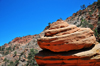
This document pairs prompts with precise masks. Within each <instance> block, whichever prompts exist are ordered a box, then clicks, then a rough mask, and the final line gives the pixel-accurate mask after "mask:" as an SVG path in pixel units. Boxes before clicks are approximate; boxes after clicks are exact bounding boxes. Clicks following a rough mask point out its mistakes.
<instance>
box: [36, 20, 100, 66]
mask: <svg viewBox="0 0 100 66" xmlns="http://www.w3.org/2000/svg"><path fill="white" fill-rule="evenodd" d="M44 34H45V35H44V36H41V38H39V39H38V44H39V46H40V47H41V48H42V49H43V50H42V51H40V52H39V53H38V54H36V56H35V59H36V61H37V63H38V64H39V66H98V65H100V60H99V59H100V44H99V43H98V42H96V38H95V36H94V33H93V31H92V30H91V29H89V28H80V27H76V26H75V25H69V24H68V23H67V22H64V21H62V20H60V21H56V22H54V23H52V24H50V27H49V29H47V30H45V31H44Z"/></svg>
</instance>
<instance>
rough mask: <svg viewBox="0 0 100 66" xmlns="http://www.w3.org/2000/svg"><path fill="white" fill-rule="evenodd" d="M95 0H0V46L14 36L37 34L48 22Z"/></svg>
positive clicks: (65, 15) (69, 13) (65, 16)
mask: <svg viewBox="0 0 100 66" xmlns="http://www.w3.org/2000/svg"><path fill="white" fill-rule="evenodd" d="M94 1H97V0H0V46H2V45H3V44H4V43H8V42H10V41H11V40H12V39H14V38H15V37H22V36H26V35H34V34H39V33H40V32H42V31H43V30H44V28H45V27H46V26H47V25H48V23H49V22H54V21H56V20H57V19H59V18H62V19H63V20H65V19H66V18H67V17H69V16H71V15H72V14H73V13H75V12H77V11H78V10H80V6H81V5H83V4H85V5H86V6H87V5H89V3H90V4H92V3H93V2H94Z"/></svg>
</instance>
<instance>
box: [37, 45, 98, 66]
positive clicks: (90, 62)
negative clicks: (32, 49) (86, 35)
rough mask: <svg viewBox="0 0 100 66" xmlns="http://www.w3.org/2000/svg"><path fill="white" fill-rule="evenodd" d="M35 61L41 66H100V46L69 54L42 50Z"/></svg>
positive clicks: (69, 52)
mask: <svg viewBox="0 0 100 66" xmlns="http://www.w3.org/2000/svg"><path fill="white" fill-rule="evenodd" d="M91 48H92V49H91ZM35 59H36V61H37V63H38V64H39V66H100V44H96V45H95V46H91V47H90V48H88V49H81V50H74V51H68V52H57V53H56V52H52V51H49V50H42V51H40V52H39V53H38V54H36V56H35Z"/></svg>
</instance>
